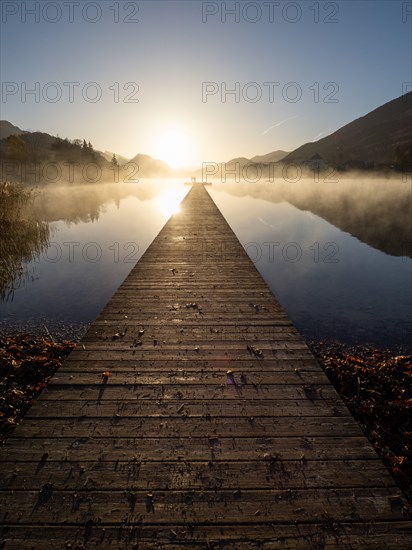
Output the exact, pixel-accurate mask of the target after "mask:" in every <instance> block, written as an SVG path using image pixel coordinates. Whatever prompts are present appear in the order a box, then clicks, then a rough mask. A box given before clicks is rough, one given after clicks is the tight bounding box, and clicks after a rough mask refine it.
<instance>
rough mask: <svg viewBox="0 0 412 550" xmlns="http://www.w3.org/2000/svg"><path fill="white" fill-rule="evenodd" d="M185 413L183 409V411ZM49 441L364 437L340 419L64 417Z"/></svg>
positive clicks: (34, 432) (35, 429) (28, 426)
mask: <svg viewBox="0 0 412 550" xmlns="http://www.w3.org/2000/svg"><path fill="white" fill-rule="evenodd" d="M183 410H184V409H183ZM47 426H48V434H47V435H48V437H88V436H89V435H90V433H93V437H109V438H118V437H156V436H158V437H160V436H162V437H165V435H167V436H168V437H179V438H182V437H193V434H195V435H196V437H207V436H208V435H213V436H216V437H227V436H233V437H265V436H267V437H288V436H294V437H296V436H300V437H307V436H332V437H353V436H360V435H362V432H361V429H360V428H359V426H357V425H356V424H355V423H354V422H353V421H352V419H351V418H350V419H348V420H346V421H342V419H341V418H339V417H326V418H325V417H318V416H313V417H303V418H300V419H298V418H297V417H291V416H287V417H280V418H272V417H270V418H268V417H263V418H260V417H258V418H255V417H252V418H245V417H237V418H234V419H233V421H232V422H228V421H227V419H226V418H224V417H223V418H222V417H215V418H212V417H210V418H206V417H204V418H190V417H188V416H181V417H180V418H176V417H170V418H164V419H163V420H162V421H161V422H159V419H158V418H156V417H140V418H113V419H112V421H111V422H107V419H105V418H100V417H97V418H96V417H88V418H87V419H86V418H75V419H70V417H69V418H67V417H63V418H60V419H53V420H49V422H48V423H47ZM16 436H18V437H32V438H33V437H42V436H43V437H44V433H43V427H42V426H41V424H40V423H39V421H38V420H37V419H36V420H29V419H27V420H26V421H25V422H23V423H22V425H21V426H19V427H18V428H17V430H16Z"/></svg>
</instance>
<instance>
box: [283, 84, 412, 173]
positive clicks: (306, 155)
mask: <svg viewBox="0 0 412 550" xmlns="http://www.w3.org/2000/svg"><path fill="white" fill-rule="evenodd" d="M411 127H412V92H409V93H408V94H405V95H403V96H401V97H398V98H397V99H394V100H393V101H389V102H388V103H385V105H382V106H381V107H378V108H377V109H375V110H374V111H372V112H370V113H368V114H367V115H365V116H362V117H360V118H358V119H356V120H354V121H353V122H350V123H349V124H346V125H345V126H343V127H342V128H340V129H339V130H337V131H336V132H334V133H333V134H331V135H329V136H327V137H325V138H323V139H320V140H319V141H316V142H314V143H306V144H305V145H302V146H301V147H298V148H297V149H295V150H294V151H292V152H291V153H290V154H289V155H287V156H286V157H285V158H284V161H285V162H299V163H300V162H305V161H310V160H311V159H313V158H314V157H315V156H317V155H318V156H320V157H321V159H322V160H323V161H325V162H327V163H330V164H335V165H338V166H341V167H342V168H344V167H345V166H346V167H354V168H357V167H363V166H365V165H366V166H370V167H374V166H381V165H398V166H399V167H402V165H405V164H408V163H411V162H412V137H411V135H412V134H411Z"/></svg>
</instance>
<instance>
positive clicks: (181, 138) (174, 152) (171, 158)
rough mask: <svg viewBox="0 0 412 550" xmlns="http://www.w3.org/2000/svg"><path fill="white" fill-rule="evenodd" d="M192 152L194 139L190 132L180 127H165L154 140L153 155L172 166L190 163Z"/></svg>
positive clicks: (177, 166) (176, 166)
mask: <svg viewBox="0 0 412 550" xmlns="http://www.w3.org/2000/svg"><path fill="white" fill-rule="evenodd" d="M192 153H193V146H192V141H191V139H190V137H189V135H188V133H187V132H186V131H185V130H183V129H182V128H179V127H171V128H165V129H164V130H162V131H161V132H159V134H158V135H157V136H156V138H155V139H154V142H153V148H152V155H153V156H154V157H155V158H158V159H160V160H163V161H164V162H166V163H167V164H168V165H169V166H170V167H171V168H182V167H184V166H188V165H190V163H191V159H192Z"/></svg>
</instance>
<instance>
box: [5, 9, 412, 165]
mask: <svg viewBox="0 0 412 550" xmlns="http://www.w3.org/2000/svg"><path fill="white" fill-rule="evenodd" d="M1 8H2V21H1V80H2V83H3V88H2V97H1V118H2V119H6V120H9V121H10V122H12V123H13V124H15V125H17V126H19V127H21V128H22V129H27V130H42V131H45V132H49V133H51V134H55V135H56V134H58V135H60V136H61V137H69V138H71V139H73V138H83V137H84V138H86V139H87V140H90V141H91V142H92V143H93V145H94V146H95V147H96V148H98V149H101V150H110V151H115V152H117V153H119V154H123V155H125V156H127V157H131V156H134V155H135V154H136V153H138V152H140V153H147V154H151V155H153V156H157V157H163V158H165V160H168V161H170V160H171V158H170V157H171V156H174V157H175V158H176V164H179V163H188V164H190V165H195V164H199V163H201V162H202V161H207V162H210V161H215V162H221V161H223V160H228V159H230V158H232V157H235V156H247V157H252V156H254V155H256V154H264V153H267V152H269V151H273V150H276V149H284V150H288V151H289V150H292V149H294V148H296V147H298V146H299V145H301V144H303V143H305V142H307V141H313V140H315V139H317V138H318V137H320V136H324V135H327V134H328V133H331V132H332V131H334V130H336V129H337V128H339V127H340V126H342V125H344V124H346V123H347V122H350V121H351V120H353V119H354V118H357V117H358V116H361V115H363V114H366V113H367V112H369V111H371V110H372V109H374V108H376V107H378V106H379V105H381V104H383V103H385V102H387V101H390V100H391V99H394V98H396V97H399V96H400V95H402V93H404V92H405V91H406V88H405V84H404V83H408V82H409V83H411V82H412V74H411V72H412V69H411V66H412V60H411V51H412V45H411V36H412V4H411V2H404V1H396V0H395V1H394V0H391V1H370V2H367V1H339V2H314V1H312V0H310V1H302V2H283V1H281V0H279V1H278V2H267V1H259V2H258V1H257V2H244V1H238V2H231V1H227V2H223V3H222V2H201V1H196V0H189V1H176V2H175V1H150V2H149V1H136V2H115V1H113V0H110V1H100V2H87V1H86V2H80V1H78V2H76V1H63V0H62V1H60V2H47V1H44V2H31V1H27V2H16V1H14V2H13V1H12V2H7V1H3V2H1ZM225 8H226V10H227V11H230V10H232V11H234V12H235V13H225ZM33 10H34V11H35V12H36V13H34V14H33V13H30V11H33ZM36 19H37V20H36ZM93 20H95V22H93ZM127 20H128V21H127ZM69 82H72V83H79V84H78V85H75V84H72V85H69V84H67V83H69ZM36 83H38V84H36ZM50 83H55V84H50ZM64 83H66V84H64ZM90 83H96V84H90ZM116 83H117V84H116ZM265 83H266V84H265ZM268 83H269V84H268ZM270 83H271V84H270ZM316 83H317V84H316ZM126 85H127V87H126V89H124V87H125V86H126ZM36 86H37V91H36V94H37V93H38V92H39V97H36V95H33V94H27V92H25V89H26V90H28V89H36ZM225 87H226V89H227V90H229V89H234V90H236V89H237V91H236V93H235V94H227V95H225ZM411 88H412V85H409V88H408V89H411ZM70 91H71V93H72V95H73V97H72V98H70ZM96 92H99V93H101V97H100V99H99V100H97V101H94V99H95V94H96ZM60 93H61V97H60V98H58V97H57V96H56V94H60ZM47 98H49V100H50V101H49V100H48V99H47ZM127 98H129V101H125V100H126V99H127ZM55 99H56V100H55ZM87 99H89V101H87ZM135 99H138V102H134V101H133V100H135ZM71 100H72V101H71ZM328 100H329V102H328ZM331 100H335V101H331Z"/></svg>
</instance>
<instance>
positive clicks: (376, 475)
mask: <svg viewBox="0 0 412 550" xmlns="http://www.w3.org/2000/svg"><path fill="white" fill-rule="evenodd" d="M46 483H53V487H54V488H55V489H56V490H76V489H78V488H93V489H95V490H97V489H99V490H108V489H112V490H122V489H123V490H125V489H128V488H130V487H133V488H134V489H136V490H145V489H147V488H148V487H151V488H153V489H161V490H166V489H183V488H192V489H214V488H221V489H222V488H226V489H239V488H240V489H273V488H275V487H278V488H284V489H291V488H292V489H297V488H298V489H304V488H325V489H327V488H332V487H340V488H351V487H393V485H394V481H393V478H392V477H391V476H390V474H389V473H388V472H385V471H383V470H382V464H381V462H380V461H379V460H378V457H376V458H375V459H374V460H328V461H321V460H316V461H310V460H306V461H301V460H298V461H296V460H289V461H285V460H284V461H273V460H271V459H270V460H269V459H268V460H264V461H245V460H242V461H238V462H234V461H231V462H228V461H213V462H210V461H208V462H204V461H203V462H202V461H197V462H193V461H192V462H186V461H185V462H183V461H177V460H175V461H168V462H159V461H157V462H156V461H154V462H141V461H136V460H133V459H132V460H129V461H116V462H114V461H112V462H78V461H70V462H61V461H58V462H55V461H52V460H46V461H45V462H44V465H43V466H42V467H41V468H39V464H38V462H20V463H18V464H16V463H14V462H3V463H2V465H1V472H0V489H8V490H17V489H18V490H23V489H26V490H30V491H38V490H40V489H41V488H42V487H43V485H45V484H46Z"/></svg>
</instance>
